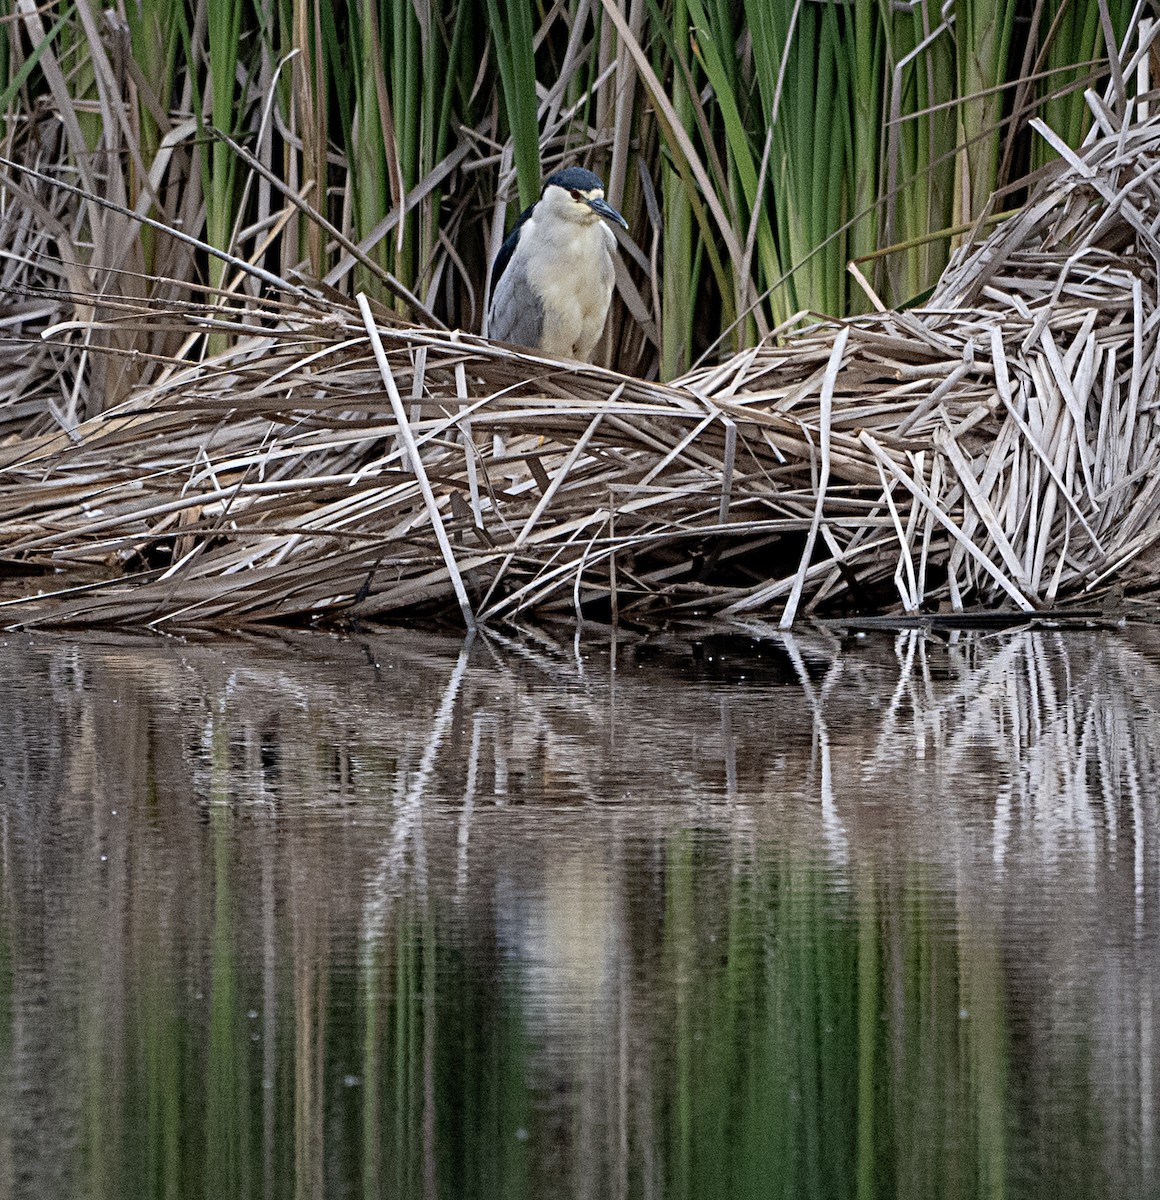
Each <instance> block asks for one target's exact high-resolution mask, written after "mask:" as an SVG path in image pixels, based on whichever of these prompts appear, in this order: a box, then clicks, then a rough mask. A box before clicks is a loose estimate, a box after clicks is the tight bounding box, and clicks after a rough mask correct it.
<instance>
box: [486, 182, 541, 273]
mask: <svg viewBox="0 0 1160 1200" xmlns="http://www.w3.org/2000/svg"><path fill="white" fill-rule="evenodd" d="M535 207H536V206H535V205H534V204H529V205H528V207H527V208H525V209H524V211H523V212H522V213H520V215H519V216H518V217H517V218H516V223H515V225H514V226H513V227H512V231H511V233H509V234H508V235H507V237H506V238H504V243H503V245H502V246H500V248H499V253H498V254H497V255H496V256H495V264H494V266H493V267H492V268H491V290H492V294H493V295H494V294H495V285H496V284H497V283H498V282H499V277H500V276H501V275H502V274H503V273H504V271H506V270H507V265H508V263H510V262H511V260H512V255H513V254H515V252H516V243H517V242H518V241H519V240H520V230H521V229H522V228H523V226H524V224H525V222H526V221H527V219H528V218H529V217H530V216H531V215H532V209H534V208H535Z"/></svg>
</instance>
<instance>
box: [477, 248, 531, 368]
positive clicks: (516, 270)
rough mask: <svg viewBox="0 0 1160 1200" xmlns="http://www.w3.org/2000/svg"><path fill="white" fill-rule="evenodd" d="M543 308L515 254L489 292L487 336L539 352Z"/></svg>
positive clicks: (523, 266)
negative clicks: (489, 307) (490, 295)
mask: <svg viewBox="0 0 1160 1200" xmlns="http://www.w3.org/2000/svg"><path fill="white" fill-rule="evenodd" d="M543 332H544V305H543V303H542V301H541V300H540V297H539V296H538V295H537V294H536V293H535V291H533V289H532V288H531V286H530V285H529V283H528V276H527V271H526V264H525V261H524V258H523V256H522V255H516V256H515V257H514V258H513V259H512V261H511V262H510V263H509V264H508V268H507V270H506V271H504V273H503V274H502V275H501V276H500V278H499V282H498V283H497V284H496V285H495V288H494V289H493V291H492V298H491V320H490V322H489V323H488V333H489V334H490V335H491V336H492V337H493V338H496V339H497V340H498V341H501V342H514V343H515V344H516V345H517V346H530V347H531V348H532V349H533V350H536V349H539V346H540V338H541V337H542V336H543Z"/></svg>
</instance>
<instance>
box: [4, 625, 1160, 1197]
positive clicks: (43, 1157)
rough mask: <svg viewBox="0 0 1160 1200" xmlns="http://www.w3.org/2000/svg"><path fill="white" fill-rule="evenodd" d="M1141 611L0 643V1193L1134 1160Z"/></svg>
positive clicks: (858, 1191) (1151, 1141) (1142, 908)
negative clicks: (974, 625) (1063, 627)
mask: <svg viewBox="0 0 1160 1200" xmlns="http://www.w3.org/2000/svg"><path fill="white" fill-rule="evenodd" d="M1158 803H1160V633H1158V632H1154V631H1151V630H1136V631H1133V630H1124V631H1120V632H1102V633H1096V632H1093V633H1090V634H1086V633H1079V634H1075V633H1069V634H1067V635H1062V634H1057V633H1052V632H1043V633H1022V634H1015V635H987V636H982V635H979V636H960V637H958V638H951V639H947V638H942V639H936V638H930V637H924V636H923V635H920V634H909V633H908V634H902V635H894V634H883V635H872V636H869V637H865V638H848V639H841V640H840V639H837V638H833V639H831V638H828V637H826V636H824V635H821V634H815V635H811V636H809V637H799V638H797V639H796V640H795V639H785V640H777V639H772V638H771V639H768V640H766V641H763V642H760V643H757V642H748V641H726V640H724V639H714V638H705V639H702V640H700V641H698V640H695V639H685V640H683V641H682V640H679V639H674V640H669V641H655V640H654V641H646V642H641V643H638V644H635V645H634V644H629V643H627V642H625V641H623V640H622V641H621V642H620V643H619V644H618V645H616V646H615V647H612V646H610V644H609V642H608V641H607V638H603V639H602V638H600V637H598V636H596V635H593V636H592V638H590V639H588V640H580V641H573V640H572V637H571V635H570V634H569V635H567V636H566V637H565V638H564V639H563V640H561V641H559V642H554V641H552V640H551V639H550V638H548V637H546V636H543V635H540V636H537V637H534V638H529V640H526V641H523V642H518V641H514V640H511V641H504V640H487V641H484V640H477V641H476V642H475V643H474V644H473V645H470V646H468V647H464V646H463V645H461V644H460V643H459V642H457V641H454V640H451V639H440V638H437V637H432V636H429V635H420V634H415V633H393V632H392V633H383V634H377V635H374V636H370V637H366V638H363V639H352V640H341V639H337V638H327V637H313V636H301V637H293V638H289V639H287V640H285V641H274V640H270V641H257V640H255V641H244V640H238V641H220V640H218V641H202V642H196V641H193V642H181V641H164V640H159V639H153V640H146V639H130V638H115V637H111V636H106V637H103V638H95V637H94V638H85V639H83V640H68V639H64V638H59V637H54V638H49V637H23V636H8V637H6V638H3V639H0V1196H3V1197H14V1198H16V1200H39V1198H41V1197H45V1198H52V1200H71V1198H73V1197H77V1198H84V1200H100V1198H109V1200H129V1198H132V1197H146V1196H148V1197H170V1198H185V1197H195V1196H196V1197H209V1198H212V1200H219V1198H233V1197H255V1198H257V1197H291V1196H293V1197H327V1198H328V1200H334V1198H339V1197H356V1196H357V1197H360V1198H368V1197H380V1196H382V1197H392V1198H407V1197H425V1198H433V1197H440V1198H443V1200H449V1198H454V1200H467V1198H475V1197H480V1198H487V1200H493V1198H499V1197H503V1198H505V1200H508V1198H511V1200H515V1198H519V1197H534V1198H541V1197H543V1198H552V1200H556V1198H565V1200H567V1198H571V1197H577V1198H580V1197H583V1198H589V1197H591V1198H593V1200H595V1198H600V1200H618V1198H620V1197H641V1198H643V1200H649V1198H656V1200H662V1198H664V1200H667V1198H676V1197H682V1198H683V1197H695V1198H697V1200H712V1198H717V1197H720V1198H729V1200H733V1198H744V1197H762V1198H763V1200H765V1198H769V1197H787V1198H788V1197H794V1198H797V1197H834V1198H835V1200H838V1198H847V1197H857V1198H859V1200H864V1198H869V1197H892V1198H898V1197H905V1198H910V1197H939V1198H948V1197H952V1198H953V1197H976V1196H979V1197H1011V1198H1019V1197H1040V1196H1043V1197H1050V1198H1051V1200H1061V1198H1063V1200H1068V1198H1072V1197H1137V1196H1139V1197H1150V1196H1160V1183H1158V1182H1157V1174H1158V1171H1160V1164H1158V1158H1160V1146H1158V1141H1160V1104H1158V1098H1157V1089H1158V1087H1160V1029H1157V1024H1158V1022H1160V1005H1158V1003H1157V987H1158V984H1160V828H1158Z"/></svg>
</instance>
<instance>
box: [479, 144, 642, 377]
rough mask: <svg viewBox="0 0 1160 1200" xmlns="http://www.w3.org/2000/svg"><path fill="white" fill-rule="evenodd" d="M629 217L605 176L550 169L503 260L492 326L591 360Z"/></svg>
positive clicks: (499, 334) (518, 339)
mask: <svg viewBox="0 0 1160 1200" xmlns="http://www.w3.org/2000/svg"><path fill="white" fill-rule="evenodd" d="M606 221H615V222H616V224H617V225H620V226H622V227H623V228H625V229H627V228H628V222H627V221H626V220H625V219H624V218H623V217H622V216H621V215H620V213H618V212H617V211H616V209H615V208H613V207H612V205H611V204H609V203H608V202H607V201H606V200H605V199H604V184H603V182H601V179H600V176H599V175H594V174H593V173H592V172H591V171H585V170H584V168H583V167H565V168H564V169H563V170H562V171H556V172H554V173H553V174H551V175H549V176H548V178H547V180H546V181H545V183H544V190H543V192H542V193H541V195H540V199H539V200H538V201H537V202H536V203H535V204H533V205H532V206H531V208H528V209H525V210H524V212H522V213H521V214H520V219H519V220H518V221H517V222H516V227H515V229H513V230H512V232H511V234H510V236H509V237H508V239H507V241H506V242H504V244H503V246H502V247H501V249H500V252H499V254H498V256H497V257H496V260H495V267H494V269H493V271H492V285H491V315H490V319H489V322H488V332H489V334H490V335H491V336H492V337H493V338H497V339H498V340H499V341H501V342H514V343H516V344H517V345H520V346H529V347H531V348H532V349H533V350H538V351H540V353H542V354H548V355H551V356H552V357H554V358H578V359H582V360H584V361H585V362H587V361H588V360H590V359H591V357H592V351H593V350H594V349H595V348H596V343H597V342H598V341H599V340H600V335H601V333H603V331H604V319H605V318H606V317H607V316H608V305H609V303H610V302H611V300H612V282H613V278H614V272H613V268H612V251H613V249H614V248H615V246H616V238H615V236H614V235H613V232H612V230H611V229H610V228H609V227H608V225H607V224H605V222H606Z"/></svg>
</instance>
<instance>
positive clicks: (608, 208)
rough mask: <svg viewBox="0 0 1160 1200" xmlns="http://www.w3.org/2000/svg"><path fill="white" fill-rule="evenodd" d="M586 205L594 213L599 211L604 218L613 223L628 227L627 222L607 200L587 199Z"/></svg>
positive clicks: (622, 227)
mask: <svg viewBox="0 0 1160 1200" xmlns="http://www.w3.org/2000/svg"><path fill="white" fill-rule="evenodd" d="M587 203H588V207H589V208H590V209H592V211H593V212H594V213H599V214H600V215H601V216H602V217H604V218H605V220H608V221H611V222H612V223H613V224H614V225H619V226H620V227H621V229H627V228H628V222H627V221H626V220H625V219H624V218H623V217H622V216H621V215H620V213H618V212H617V211H616V209H615V208H613V207H612V205H611V204H609V203H608V201H607V200H589V201H588V202H587Z"/></svg>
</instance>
